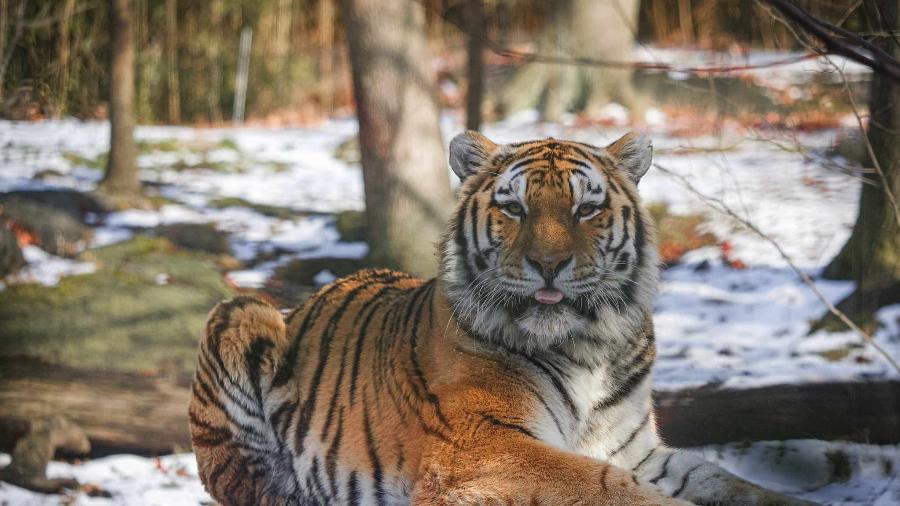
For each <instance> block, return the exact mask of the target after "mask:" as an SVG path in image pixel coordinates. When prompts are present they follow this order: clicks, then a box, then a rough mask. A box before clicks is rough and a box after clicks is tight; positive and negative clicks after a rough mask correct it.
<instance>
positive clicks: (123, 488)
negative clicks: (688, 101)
mask: <svg viewBox="0 0 900 506" xmlns="http://www.w3.org/2000/svg"><path fill="white" fill-rule="evenodd" d="M607 113H608V114H607V115H606V117H605V118H604V119H603V120H602V121H601V122H599V123H592V124H585V123H583V122H581V121H580V120H578V118H574V117H572V118H566V119H564V121H563V122H562V123H560V124H545V123H541V122H539V121H537V118H536V116H535V115H534V114H532V113H521V114H517V115H515V116H513V117H511V118H509V119H507V120H505V121H503V122H499V123H494V124H490V125H487V126H486V127H485V128H484V133H485V134H486V135H488V136H489V137H491V138H492V139H494V140H495V141H500V142H509V141H516V140H526V139H531V138H537V137H546V136H554V137H558V138H564V139H576V140H580V141H585V142H589V143H592V144H596V145H604V144H606V143H608V142H610V141H612V140H614V139H616V138H617V137H618V136H620V135H621V134H623V133H624V132H625V131H626V129H627V128H626V124H628V123H629V122H630V120H629V118H628V117H627V111H623V110H621V109H616V108H615V107H611V108H609V110H608V111H607ZM770 119H771V118H770ZM854 121H855V119H853V118H848V117H839V120H838V121H836V122H831V123H829V124H827V125H818V127H817V128H812V127H810V126H809V125H806V127H803V128H784V126H785V125H783V124H777V125H769V126H766V125H756V126H747V125H746V124H740V125H739V124H735V123H733V122H728V121H725V122H723V123H718V124H717V128H716V129H715V130H714V131H713V130H710V131H703V129H699V131H701V133H696V132H697V131H698V129H697V128H696V124H695V123H694V122H693V120H692V119H691V118H687V117H685V116H683V115H681V114H680V113H679V112H678V111H675V110H665V111H663V110H659V109H653V108H651V109H649V110H648V111H647V112H646V113H645V114H644V117H643V118H640V119H639V120H638V123H642V124H643V125H644V127H645V128H646V129H648V130H649V132H650V134H651V136H652V138H653V141H654V146H655V150H656V156H655V161H656V163H658V164H659V166H660V167H663V168H665V169H667V170H668V171H671V173H674V174H676V175H677V176H672V175H671V174H669V173H667V172H663V171H661V170H658V169H651V171H650V172H649V173H648V175H647V176H645V178H644V179H643V180H642V181H641V184H640V187H639V189H640V192H641V194H642V196H643V198H644V200H645V202H647V203H648V204H650V205H651V206H652V208H653V210H654V211H653V212H654V216H655V217H656V218H657V220H659V221H660V222H661V227H660V229H661V230H660V235H661V243H662V244H661V248H662V252H663V256H664V258H666V259H667V261H668V264H669V265H668V266H667V268H666V269H665V271H664V273H663V279H662V286H661V292H660V294H659V296H658V298H657V300H656V304H655V322H656V332H657V339H658V346H659V355H658V360H657V364H656V367H655V369H654V386H655V388H656V389H657V390H680V389H684V388H690V387H698V386H704V385H708V386H721V387H732V388H750V387H758V386H765V385H775V384H784V383H810V382H824V381H859V380H878V379H897V374H896V373H895V372H892V370H891V369H890V368H889V366H888V365H887V364H886V362H885V361H884V360H883V359H882V358H881V357H880V356H878V354H877V353H875V352H874V350H873V349H872V348H871V347H868V346H866V345H865V344H864V343H863V342H862V340H861V338H860V337H859V336H858V335H856V334H854V333H852V332H849V331H844V330H839V329H837V330H836V329H821V330H817V331H814V332H811V322H812V321H814V320H816V319H817V318H819V317H820V316H821V315H822V314H823V313H824V311H825V308H824V307H823V305H822V304H821V302H820V301H819V300H818V299H817V297H816V295H815V294H814V292H813V291H812V290H810V288H809V287H807V286H806V285H805V284H804V283H803V282H802V281H801V280H800V279H799V278H798V276H797V275H796V274H795V273H794V272H793V271H792V269H791V268H790V265H789V264H788V262H787V261H786V260H785V259H784V258H783V257H782V256H781V255H780V254H779V253H778V251H777V250H776V249H775V248H774V247H773V245H772V244H771V243H770V242H769V240H768V239H766V238H763V237H760V236H758V235H756V234H755V233H754V232H752V231H750V230H747V229H746V228H745V227H743V226H741V224H740V223H738V222H737V221H736V220H734V219H732V218H730V217H728V216H726V215H724V214H722V213H720V212H717V211H716V210H714V209H713V208H711V207H710V206H709V205H708V204H707V203H705V202H704V200H703V199H701V198H699V197H698V195H697V194H696V193H695V192H694V191H692V190H691V189H690V188H688V187H687V186H686V185H685V181H687V182H689V183H690V185H691V187H692V188H694V189H695V190H696V191H697V192H700V193H701V194H703V195H705V196H707V197H711V198H713V199H715V200H717V201H721V202H722V203H724V204H725V205H727V206H728V207H729V208H730V209H732V210H733V211H734V212H735V213H737V214H738V215H739V216H741V217H743V218H745V219H747V220H748V221H750V222H752V223H753V224H755V225H756V226H757V227H758V228H759V229H760V230H761V231H762V232H763V233H764V234H765V235H766V236H767V237H768V238H769V239H771V240H774V241H776V242H777V243H778V244H779V245H780V246H781V247H782V248H783V250H784V252H785V253H786V254H787V255H788V257H789V258H790V260H791V262H792V263H793V264H794V265H796V266H797V267H798V268H800V269H802V270H803V272H805V273H807V274H808V275H809V276H811V277H812V278H813V279H814V280H815V284H816V288H817V290H819V291H820V292H821V293H822V294H823V295H824V297H826V298H827V299H828V300H829V301H831V302H837V301H839V300H840V299H841V298H843V297H844V296H846V295H847V294H849V293H850V292H851V291H852V289H853V286H852V284H851V283H849V282H836V281H827V280H823V279H821V278H820V277H819V272H820V270H821V268H822V267H823V266H824V265H825V264H826V263H827V262H828V260H829V259H830V258H831V257H832V256H833V255H834V254H835V253H837V251H838V249H839V248H840V246H841V245H842V244H843V242H844V241H845V240H846V238H847V237H848V235H849V231H850V228H851V226H852V224H853V222H854V219H855V214H856V206H857V200H858V195H859V181H858V178H857V177H856V176H854V175H853V174H852V173H848V171H847V170H845V169H844V168H845V167H847V166H852V165H853V163H852V159H853V154H852V153H854V152H858V151H859V146H858V141H857V142H856V143H854V139H858V133H857V131H856V130H855V126H854ZM776 123H777V122H776ZM460 125H461V120H460V118H459V117H458V116H457V115H455V114H450V113H448V114H447V115H446V116H445V117H444V124H443V127H444V131H445V135H446V138H450V137H451V136H452V135H453V134H455V133H456V132H458V131H460V130H461V126H460ZM107 129H108V126H107V125H106V124H104V123H100V122H95V123H82V122H76V121H48V122H40V123H10V122H0V148H2V152H0V192H3V193H5V196H4V195H0V198H3V199H7V200H6V202H8V199H10V198H21V199H26V200H27V199H31V198H33V197H34V195H35V194H42V195H43V194H46V193H47V192H60V191H71V190H74V191H75V192H78V193H80V194H83V193H87V192H89V191H91V190H92V189H93V188H94V186H95V185H96V183H97V181H98V180H99V179H100V177H101V175H102V167H103V164H104V157H105V153H106V151H107V149H108V145H107V139H108V130H107ZM355 132H356V125H355V121H354V120H353V119H352V118H346V119H334V120H331V121H328V122H326V123H323V124H322V125H318V126H314V127H303V128H282V129H267V128H253V127H245V128H235V129H230V128H229V129H195V128H186V127H141V128H139V129H138V130H137V133H136V136H137V138H138V140H139V141H140V149H141V155H140V159H139V164H140V167H141V178H142V179H143V180H144V182H145V186H146V188H147V190H148V193H149V195H150V197H151V201H152V203H153V205H154V208H153V209H148V210H128V211H117V212H108V213H107V212H93V211H90V212H83V213H81V214H80V219H81V221H82V222H83V223H84V224H85V233H84V236H83V238H82V239H81V240H76V241H74V246H73V248H72V249H71V250H70V251H68V253H60V252H59V251H54V253H57V254H51V253H50V252H49V251H47V248H45V247H44V246H45V245H44V244H43V243H41V242H40V241H39V240H37V239H35V240H33V241H26V242H32V243H33V244H30V245H28V246H26V247H25V258H26V260H27V261H28V264H27V265H26V266H25V267H24V268H23V269H22V270H20V271H18V272H17V273H15V274H13V275H11V276H9V277H7V278H6V279H5V280H4V281H3V284H2V288H3V289H2V291H0V364H2V361H3V360H15V359H16V357H21V356H37V357H41V358H42V359H44V360H47V361H49V362H51V363H60V364H64V365H66V366H70V367H83V368H88V369H90V368H100V369H110V370H123V371H137V372H139V373H141V374H167V375H172V376H174V377H177V378H180V379H181V380H182V381H183V380H184V379H185V378H186V377H188V376H189V374H190V371H191V368H192V367H193V360H194V353H195V349H196V348H195V347H196V339H197V337H198V333H199V330H200V328H201V327H202V321H203V318H204V317H205V313H206V311H208V309H209V307H211V306H212V304H214V303H215V302H216V301H217V300H219V299H222V298H226V297H229V296H231V295H233V294H235V293H238V292H244V291H250V292H256V291H260V292H261V293H263V294H265V296H267V297H269V298H270V299H271V300H273V301H275V302H276V303H279V304H281V305H285V306H287V305H292V304H295V303H297V302H299V300H300V299H301V298H302V297H303V296H305V294H308V293H309V291H310V290H312V289H313V287H314V286H316V285H322V284H325V283H327V282H329V281H331V280H332V279H334V277H335V276H340V275H343V274H346V273H348V272H350V271H352V270H354V269H355V268H357V267H359V266H361V265H362V263H361V259H362V258H364V256H365V254H366V252H367V247H366V244H365V241H364V232H363V231H361V229H360V226H359V221H360V215H359V211H360V210H362V208H363V193H362V174H361V172H360V168H359V165H358V162H357V160H356V158H358V153H357V152H356V150H355V148H354V143H353V142H352V139H353V138H354V135H355ZM854 144H855V145H854ZM848 158H849V159H851V160H850V161H848ZM682 178H684V179H682ZM9 209H12V207H9ZM16 219H17V220H19V221H21V222H23V223H25V224H26V225H27V221H28V220H27V217H18V218H16ZM20 228H21V227H20ZM24 229H27V227H24ZM20 232H21V230H20ZM32 235H33V234H32ZM20 239H21V236H20ZM42 247H43V249H42ZM868 326H869V328H871V329H873V330H874V336H875V339H876V340H877V341H878V342H879V344H880V345H881V346H882V347H884V348H885V349H886V350H888V352H889V353H891V354H892V355H893V356H895V357H897V356H900V304H897V305H893V306H888V307H886V308H883V309H882V310H880V311H879V312H878V313H877V314H876V315H874V319H873V320H872V321H871V322H869V323H868ZM0 367H2V366H0ZM699 451H703V452H704V454H706V455H707V456H708V457H710V458H712V459H714V460H719V461H721V462H723V465H726V466H728V467H729V468H731V469H734V470H735V472H737V473H738V474H742V475H744V476H747V477H750V478H753V479H756V480H760V481H762V482H765V483H767V484H769V485H771V486H773V487H774V488H779V489H781V490H786V491H789V492H791V493H794V494H798V495H802V496H803V497H806V498H810V499H815V500H819V501H824V502H828V503H832V504H848V505H850V504H853V505H856V504H860V505H862V504H896V503H897V502H898V501H900V479H898V478H897V471H896V470H897V469H900V450H898V447H896V446H875V445H859V444H849V443H826V442H818V441H805V442H791V443H788V444H786V445H785V444H782V443H754V444H742V443H733V444H731V445H727V446H724V447H706V448H704V449H701V450H699ZM792 455H793V456H794V457H791V456H792ZM3 458H5V457H2V456H0V466H2V465H3V460H2V459H3ZM791 459H795V460H791ZM796 459H800V460H796ZM801 461H802V464H798V462H801ZM779 469H780V470H782V471H784V470H785V469H795V470H796V469H807V470H809V471H808V472H807V473H806V474H803V473H799V474H798V473H797V472H775V471H773V470H779ZM50 473H51V475H58V476H75V477H78V478H79V479H80V480H82V481H83V482H86V483H92V484H95V485H97V486H98V487H99V489H101V490H103V491H106V492H108V493H109V494H111V495H112V498H104V497H91V496H89V495H88V494H86V493H85V492H83V491H82V492H78V493H74V494H73V495H71V496H67V497H62V498H60V497H45V496H40V495H36V494H31V493H29V492H26V491H23V490H21V489H17V488H15V487H12V486H10V485H8V484H0V504H58V503H59V502H64V503H66V504H68V503H75V504H107V503H109V502H110V501H113V502H118V503H123V504H166V505H170V504H198V503H204V502H207V501H208V500H209V499H208V497H207V496H206V495H205V493H204V492H203V490H202V487H201V486H200V484H199V482H198V480H197V478H196V466H195V463H194V462H193V459H192V457H191V456H190V455H187V454H185V455H172V456H167V457H163V458H161V459H159V460H156V461H154V460H153V459H145V458H140V457H135V456H113V457H106V458H102V459H97V460H93V461H88V462H83V463H79V464H66V463H53V464H51V468H50ZM779 480H781V481H779Z"/></svg>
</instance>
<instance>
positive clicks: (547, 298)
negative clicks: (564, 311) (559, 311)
mask: <svg viewBox="0 0 900 506" xmlns="http://www.w3.org/2000/svg"><path fill="white" fill-rule="evenodd" d="M534 299H535V300H536V301H538V302H540V303H541V304H556V303H558V302H559V301H561V300H563V293H562V292H560V291H559V290H554V289H552V288H551V289H547V288H541V289H540V290H538V291H536V292H534Z"/></svg>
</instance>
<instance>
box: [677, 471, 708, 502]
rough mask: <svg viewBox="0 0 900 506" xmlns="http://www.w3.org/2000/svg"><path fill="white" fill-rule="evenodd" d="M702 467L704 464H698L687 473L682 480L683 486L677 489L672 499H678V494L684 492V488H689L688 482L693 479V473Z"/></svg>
mask: <svg viewBox="0 0 900 506" xmlns="http://www.w3.org/2000/svg"><path fill="white" fill-rule="evenodd" d="M702 465H703V464H697V465H696V466H694V467H692V468H690V469H689V470H688V472H687V473H685V475H684V478H682V479H681V485H679V486H678V488H677V489H675V491H674V492H672V497H678V494H680V493H682V492H684V487H686V486H687V484H688V480H689V479H690V477H691V473H693V472H694V471H696V470H697V468H698V467H700V466H702Z"/></svg>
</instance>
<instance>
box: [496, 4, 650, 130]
mask: <svg viewBox="0 0 900 506" xmlns="http://www.w3.org/2000/svg"><path fill="white" fill-rule="evenodd" d="M638 3H639V0H557V1H555V2H553V4H552V7H551V14H550V19H549V21H548V22H547V25H546V26H545V27H544V30H543V32H542V33H541V35H540V36H539V39H538V44H537V45H538V47H537V51H538V52H539V53H540V54H541V55H548V56H557V57H562V58H570V57H578V56H581V57H589V58H601V59H605V60H611V61H629V60H631V52H632V48H633V46H634V39H635V35H636V30H637V14H638V10H637V8H638ZM631 76H632V71H631V70H630V69H620V68H601V67H588V66H584V67H577V66H575V65H553V64H539V63H533V64H530V65H526V66H525V67H523V68H522V69H520V70H519V72H517V74H516V76H515V77H514V78H513V80H512V81H511V82H510V84H509V85H508V86H507V88H506V89H505V90H504V91H503V97H502V99H501V101H502V103H503V109H504V112H506V113H511V112H515V111H517V110H521V109H525V108H529V107H537V108H538V109H540V110H541V112H542V113H543V116H544V118H545V119H546V120H549V121H553V120H556V119H558V118H559V116H560V114H562V113H563V112H566V111H573V112H579V111H584V112H585V113H586V114H588V115H589V116H591V115H596V114H597V113H598V112H599V110H600V109H601V108H602V107H603V106H605V105H607V104H608V103H610V102H613V101H615V102H619V103H621V104H623V105H624V106H626V107H630V108H635V107H636V106H638V105H639V104H637V97H636V96H635V94H634V91H633V86H632V83H631Z"/></svg>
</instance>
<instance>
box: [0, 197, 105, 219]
mask: <svg viewBox="0 0 900 506" xmlns="http://www.w3.org/2000/svg"><path fill="white" fill-rule="evenodd" d="M7 200H27V201H31V202H34V203H36V204H40V205H43V206H47V207H52V208H53V209H56V210H59V211H63V212H65V213H66V214H68V215H69V216H71V217H72V218H74V219H76V220H78V221H80V222H82V223H84V221H85V217H86V216H87V215H88V213H92V214H102V213H105V212H106V211H107V210H106V208H104V207H103V204H102V203H101V202H100V201H99V200H98V199H97V198H95V197H94V196H93V195H91V194H89V193H84V192H79V191H75V190H17V191H11V192H8V193H0V204H2V203H3V202H5V201H7Z"/></svg>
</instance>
